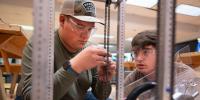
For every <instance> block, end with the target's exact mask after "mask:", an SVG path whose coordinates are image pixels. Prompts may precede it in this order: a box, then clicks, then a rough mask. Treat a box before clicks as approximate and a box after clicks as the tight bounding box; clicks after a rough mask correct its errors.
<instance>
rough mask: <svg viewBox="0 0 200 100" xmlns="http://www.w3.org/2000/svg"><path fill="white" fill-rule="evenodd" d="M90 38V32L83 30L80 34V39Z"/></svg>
mask: <svg viewBox="0 0 200 100" xmlns="http://www.w3.org/2000/svg"><path fill="white" fill-rule="evenodd" d="M89 36H90V31H88V30H85V31H82V32H81V37H83V38H88V37H89Z"/></svg>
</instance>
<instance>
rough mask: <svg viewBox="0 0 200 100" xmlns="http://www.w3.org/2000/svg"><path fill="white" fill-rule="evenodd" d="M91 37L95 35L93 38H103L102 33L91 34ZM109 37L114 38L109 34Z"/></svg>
mask: <svg viewBox="0 0 200 100" xmlns="http://www.w3.org/2000/svg"><path fill="white" fill-rule="evenodd" d="M92 37H95V38H104V35H101V34H94V35H92ZM109 38H114V36H109Z"/></svg>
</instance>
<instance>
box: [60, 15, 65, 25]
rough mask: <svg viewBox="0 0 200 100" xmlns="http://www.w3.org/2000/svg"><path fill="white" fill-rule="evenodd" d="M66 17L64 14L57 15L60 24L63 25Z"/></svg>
mask: <svg viewBox="0 0 200 100" xmlns="http://www.w3.org/2000/svg"><path fill="white" fill-rule="evenodd" d="M65 20H66V17H65V16H64V15H60V16H59V22H60V26H61V27H63V26H64V23H65Z"/></svg>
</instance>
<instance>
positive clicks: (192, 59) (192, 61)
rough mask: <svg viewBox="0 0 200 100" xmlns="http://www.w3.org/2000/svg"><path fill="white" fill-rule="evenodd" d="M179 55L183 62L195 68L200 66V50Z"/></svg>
mask: <svg viewBox="0 0 200 100" xmlns="http://www.w3.org/2000/svg"><path fill="white" fill-rule="evenodd" d="M179 57H180V60H181V61H182V62H183V63H185V64H187V65H190V66H191V67H193V68H195V67H199V66H200V52H188V53H182V54H180V56H179Z"/></svg>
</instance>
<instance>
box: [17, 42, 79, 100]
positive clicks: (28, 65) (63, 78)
mask: <svg viewBox="0 0 200 100" xmlns="http://www.w3.org/2000/svg"><path fill="white" fill-rule="evenodd" d="M44 67H45V66H44ZM77 77H78V75H74V74H71V73H68V72H67V71H65V70H64V68H63V67H61V68H60V69H59V70H57V71H56V72H55V73H54V77H53V81H54V96H53V97H54V100H59V99H61V98H62V97H63V96H64V95H65V94H66V93H67V91H68V90H69V88H70V86H71V85H72V84H73V82H74V81H75V80H76V79H77ZM31 90H32V43H31V42H29V43H28V44H27V45H26V47H25V48H24V50H23V57H22V78H21V80H20V83H19V86H18V90H17V95H18V96H20V97H21V98H22V99H23V100H30V99H31Z"/></svg>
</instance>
